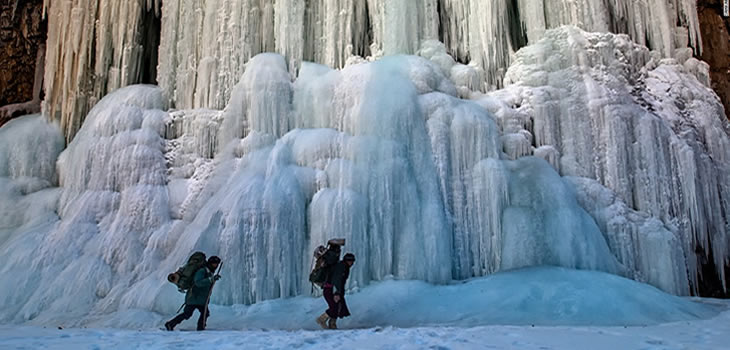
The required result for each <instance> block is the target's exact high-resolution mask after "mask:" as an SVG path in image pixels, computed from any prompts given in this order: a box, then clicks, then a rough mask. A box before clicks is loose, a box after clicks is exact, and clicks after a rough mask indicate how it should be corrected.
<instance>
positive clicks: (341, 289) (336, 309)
mask: <svg viewBox="0 0 730 350" xmlns="http://www.w3.org/2000/svg"><path fill="white" fill-rule="evenodd" d="M354 263H355V255H354V254H352V253H347V254H345V256H344V257H343V258H342V261H340V262H338V263H336V264H335V265H334V266H331V268H330V270H329V273H328V279H327V282H325V283H324V284H323V285H322V294H323V296H324V300H325V301H326V302H327V306H328V308H327V310H326V311H325V312H324V313H323V314H322V315H320V316H319V317H317V323H318V324H319V325H320V327H322V328H325V329H326V328H329V329H337V319H338V318H344V317H347V316H350V310H349V309H348V308H347V302H345V284H346V283H347V278H348V277H350V268H351V267H352V265H353V264H354Z"/></svg>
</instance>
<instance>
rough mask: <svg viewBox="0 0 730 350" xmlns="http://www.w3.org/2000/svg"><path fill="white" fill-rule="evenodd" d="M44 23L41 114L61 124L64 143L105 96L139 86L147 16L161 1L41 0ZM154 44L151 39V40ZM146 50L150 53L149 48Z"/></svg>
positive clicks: (143, 62) (143, 66)
mask: <svg viewBox="0 0 730 350" xmlns="http://www.w3.org/2000/svg"><path fill="white" fill-rule="evenodd" d="M43 7H44V12H45V14H46V16H47V18H48V42H47V44H46V69H45V79H44V85H45V89H44V90H45V93H46V99H45V101H44V111H45V114H47V115H49V116H50V117H51V118H53V119H55V120H58V121H60V123H61V128H62V129H63V131H64V133H65V137H66V139H67V141H70V140H71V139H72V138H73V136H74V135H75V134H76V132H77V131H78V129H79V128H80V127H81V123H82V122H83V118H84V116H85V115H86V114H87V113H88V111H89V110H90V109H91V107H93V106H94V105H95V104H96V103H97V102H98V101H99V100H100V99H101V98H102V97H103V96H104V95H106V94H108V93H109V92H111V91H114V90H116V89H118V88H120V87H122V86H127V85H129V84H134V83H140V82H142V75H143V72H144V70H145V69H146V68H145V67H147V66H150V65H152V66H154V64H155V63H154V62H145V61H144V60H145V59H149V58H150V57H147V56H145V47H144V46H145V45H147V44H148V43H145V42H144V40H145V39H144V37H145V36H146V35H149V33H145V29H149V28H146V27H145V26H144V23H143V21H144V15H145V11H146V10H147V11H152V10H156V11H157V12H159V9H160V0H138V1H128V0H88V1H86V0H85V1H57V0H44V4H43ZM153 41H154V40H153ZM148 49H149V48H148Z"/></svg>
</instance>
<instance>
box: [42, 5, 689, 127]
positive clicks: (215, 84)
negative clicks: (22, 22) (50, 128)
mask: <svg viewBox="0 0 730 350" xmlns="http://www.w3.org/2000/svg"><path fill="white" fill-rule="evenodd" d="M695 1H696V0H669V1H667V0H651V1H629V0H612V1H587V0H582V1H572V0H536V1H533V0H495V1H477V0H424V1H402V0H367V1H365V0H363V1H359V0H318V1H305V0H277V1H268V0H241V1H239V0H209V1H204V2H202V1H189V0H169V1H166V2H165V3H164V6H162V8H160V2H159V1H158V0H146V1H126V0H125V1H123V0H93V1H63V2H60V1H49V0H47V1H46V3H45V7H46V13H47V16H48V17H49V33H50V35H49V38H48V44H47V47H48V52H47V55H46V78H45V85H46V88H45V91H46V94H47V96H48V98H47V99H46V101H45V110H46V114H48V115H50V116H52V117H53V118H54V119H57V120H60V121H61V126H62V128H63V130H64V132H65V134H66V138H67V140H69V141H70V139H72V138H73V136H74V135H75V133H76V131H77V130H78V128H79V127H80V125H81V122H82V121H83V118H84V116H85V115H86V112H87V111H88V110H89V109H90V108H91V107H92V106H93V105H94V104H95V103H96V102H97V101H98V100H99V99H100V98H101V97H102V96H104V95H105V94H106V93H108V92H110V91H113V90H114V89H116V88H118V87H121V86H126V85H129V84H132V83H138V82H140V81H141V78H140V76H141V74H142V72H143V71H144V70H145V69H144V68H145V66H148V65H153V64H159V71H158V77H157V81H158V82H159V84H160V86H161V87H162V88H163V90H164V91H165V92H166V95H167V98H168V100H169V102H171V103H172V104H173V105H175V106H176V107H178V108H214V109H222V108H223V107H224V106H225V105H226V103H227V102H228V100H229V99H230V97H231V94H232V92H233V91H234V89H233V87H234V86H235V85H236V83H237V82H238V78H239V77H240V76H241V74H242V73H243V66H244V64H245V63H246V62H247V61H248V60H249V59H251V58H252V57H253V56H255V55H256V54H258V53H262V52H277V53H280V54H282V55H284V56H285V57H286V60H287V65H288V67H289V71H290V72H291V74H292V75H295V73H296V71H297V69H298V67H299V65H300V64H301V62H304V61H313V62H318V63H322V64H325V65H327V66H329V67H332V68H342V67H344V66H345V65H346V63H347V61H348V60H349V59H351V57H353V56H359V57H373V58H377V57H380V56H382V55H389V54H396V53H406V54H413V53H416V52H417V50H418V49H419V48H421V47H422V46H423V43H424V41H427V40H440V41H442V42H443V43H444V44H445V46H446V48H447V52H448V53H449V54H450V55H451V56H453V57H454V58H455V59H456V60H457V61H459V62H462V63H465V64H466V63H469V64H470V65H471V67H472V68H474V69H477V70H478V71H479V78H478V83H477V84H476V85H477V86H476V87H477V89H479V90H482V91H486V90H492V89H495V88H498V87H501V86H502V78H503V76H504V73H505V72H506V69H507V67H508V66H509V65H510V63H511V59H510V55H511V54H513V53H514V52H515V51H517V50H518V49H519V48H521V47H523V46H525V45H526V44H528V43H533V42H536V41H537V40H539V39H540V38H541V37H542V35H543V33H544V32H545V30H547V29H550V28H555V27H558V26H560V25H564V24H572V25H577V26H580V27H581V28H583V29H585V30H589V31H600V32H606V31H611V32H615V33H627V34H629V36H630V37H631V38H632V39H633V40H634V41H635V42H637V43H640V44H643V45H646V46H648V47H649V48H650V49H652V50H657V51H658V52H659V53H661V55H662V56H664V57H676V56H678V55H687V54H688V53H687V50H686V49H687V48H688V47H691V48H693V49H694V50H695V51H699V50H701V40H700V38H699V23H698V20H697V12H696V4H695ZM152 9H154V10H155V11H156V12H157V13H160V12H161V16H162V30H161V33H159V35H160V36H161V40H160V47H159V51H160V52H162V53H163V54H162V55H160V56H159V62H157V63H154V62H144V58H145V56H144V50H145V48H144V47H143V45H142V40H143V37H144V36H145V35H149V33H145V31H146V30H149V29H148V28H145V27H144V26H143V25H142V23H141V21H142V18H143V14H144V11H151V10H152ZM153 35H157V33H153ZM146 49H147V50H149V48H146ZM689 54H690V55H691V50H690V53H689Z"/></svg>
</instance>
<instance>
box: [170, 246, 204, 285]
mask: <svg viewBox="0 0 730 350" xmlns="http://www.w3.org/2000/svg"><path fill="white" fill-rule="evenodd" d="M205 262H206V260H205V253H203V252H195V253H193V255H191V256H190V257H189V258H188V262H187V263H186V264H185V265H183V266H181V267H180V268H179V269H177V271H175V272H173V273H171V274H169V275H167V280H168V281H170V282H172V283H173V284H175V285H176V286H177V289H178V290H179V291H181V292H184V291H186V290H188V289H190V288H192V287H193V282H194V279H195V273H196V272H197V271H198V270H199V269H200V268H202V267H203V266H205Z"/></svg>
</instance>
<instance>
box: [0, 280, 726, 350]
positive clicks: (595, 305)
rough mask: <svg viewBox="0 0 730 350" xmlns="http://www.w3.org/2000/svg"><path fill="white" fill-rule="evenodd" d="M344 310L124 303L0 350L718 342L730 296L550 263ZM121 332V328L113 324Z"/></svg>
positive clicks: (2, 331) (14, 329) (400, 286)
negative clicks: (334, 316) (172, 324)
mask: <svg viewBox="0 0 730 350" xmlns="http://www.w3.org/2000/svg"><path fill="white" fill-rule="evenodd" d="M348 300H349V304H350V308H351V310H352V311H353V316H352V317H349V318H346V319H344V320H341V321H340V322H339V325H340V327H341V330H340V331H329V330H328V331H321V330H319V329H318V328H317V326H316V324H315V322H314V318H315V317H316V316H317V315H318V314H319V313H321V312H322V311H323V309H324V302H323V300H322V299H321V298H312V297H308V296H299V297H294V298H287V299H278V300H269V301H265V302H261V303H257V304H254V305H248V306H247V305H234V306H220V305H213V306H212V317H211V319H210V321H209V330H208V331H206V332H204V333H199V332H191V331H192V330H193V329H195V322H196V320H197V314H196V315H194V317H193V318H191V319H190V320H187V321H185V322H183V323H182V324H181V325H180V326H179V327H178V328H179V330H180V331H175V332H172V333H169V332H164V331H160V330H158V327H159V326H160V325H161V324H162V323H163V322H164V320H165V319H166V318H169V317H171V315H160V314H157V313H153V312H149V311H144V310H128V311H124V312H118V313H115V314H113V315H103V316H98V318H94V317H88V318H87V319H86V320H85V321H84V322H83V323H76V324H79V325H81V324H82V325H84V327H89V328H73V327H72V328H66V326H67V324H49V323H46V324H45V326H46V327H45V328H40V327H36V326H17V325H15V326H10V325H7V326H0V349H40V348H48V349H135V348H139V349H158V348H175V349H188V348H214V349H228V348H231V349H233V348H235V349H241V348H247V349H267V348H268V349H291V348H319V347H325V348H327V347H333V348H337V347H339V348H372V349H422V348H433V349H451V348H454V349H468V348H479V349H542V350H545V349H588V348H590V349H724V347H723V346H724V344H725V343H727V342H728V341H730V322H729V321H730V302H729V301H722V300H712V299H690V298H682V297H677V296H672V295H669V294H666V293H664V292H662V291H660V290H658V289H656V288H654V287H651V286H648V285H646V284H642V283H638V282H635V281H632V280H629V279H625V278H622V277H618V276H615V275H611V274H607V273H602V272H595V271H578V270H571V269H565V268H556V267H539V268H529V269H521V270H517V271H510V272H502V273H497V274H494V275H491V276H487V277H481V278H476V279H472V280H469V281H465V282H463V283H454V284H449V285H439V286H437V285H431V284H428V283H425V282H422V281H395V280H390V281H384V282H379V283H374V284H372V285H370V286H367V287H365V288H362V289H361V290H359V291H357V292H355V293H353V294H351V295H350V296H349V297H348ZM120 328H123V329H120Z"/></svg>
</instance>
